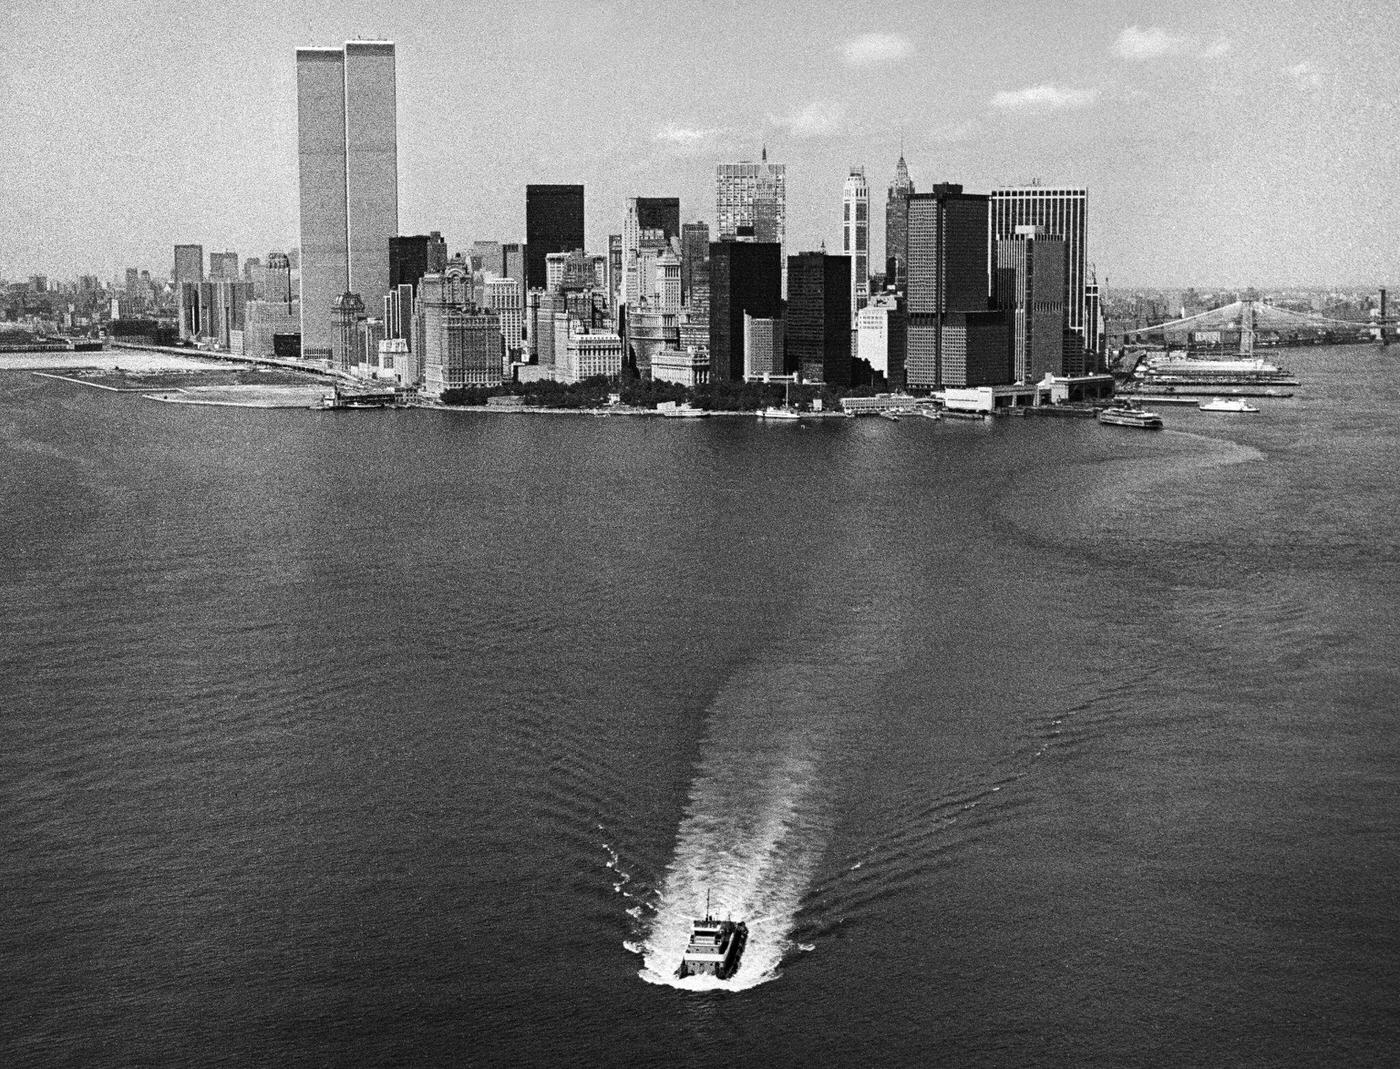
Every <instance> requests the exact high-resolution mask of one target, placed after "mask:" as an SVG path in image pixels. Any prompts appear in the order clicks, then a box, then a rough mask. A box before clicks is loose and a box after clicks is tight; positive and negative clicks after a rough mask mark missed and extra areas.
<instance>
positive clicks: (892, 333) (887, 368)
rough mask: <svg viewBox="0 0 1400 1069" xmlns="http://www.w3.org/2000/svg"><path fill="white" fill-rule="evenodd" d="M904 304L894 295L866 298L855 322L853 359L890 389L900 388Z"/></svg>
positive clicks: (901, 381)
mask: <svg viewBox="0 0 1400 1069" xmlns="http://www.w3.org/2000/svg"><path fill="white" fill-rule="evenodd" d="M904 320H905V317H904V301H903V298H901V297H899V296H898V295H897V294H895V293H881V294H877V295H876V296H874V297H872V298H870V303H869V304H867V305H866V306H865V307H864V308H862V309H861V310H860V315H859V316H858V317H857V322H856V339H857V341H856V358H857V359H858V360H864V361H865V362H866V363H867V364H869V365H870V370H871V371H872V372H873V373H874V374H876V375H882V376H884V378H885V381H886V382H888V383H889V386H890V389H892V390H901V389H903V388H904V385H905V383H904V345H905V322H904Z"/></svg>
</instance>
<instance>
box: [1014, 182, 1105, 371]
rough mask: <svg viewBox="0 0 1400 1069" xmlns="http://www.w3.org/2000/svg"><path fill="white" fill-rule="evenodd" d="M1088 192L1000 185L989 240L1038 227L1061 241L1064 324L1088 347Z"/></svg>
mask: <svg viewBox="0 0 1400 1069" xmlns="http://www.w3.org/2000/svg"><path fill="white" fill-rule="evenodd" d="M1088 209H1089V191H1088V190H1087V189H1083V188H1067V187H1060V188H1054V189H1051V188H1042V187H1041V186H1004V187H1002V188H1000V189H994V190H992V201H991V211H992V221H991V226H992V240H993V241H1002V240H1005V239H1007V238H1014V237H1015V236H1016V228H1017V227H1018V226H1038V227H1041V228H1042V229H1043V230H1044V231H1045V234H1046V236H1047V237H1055V238H1062V239H1063V240H1064V243H1065V255H1066V270H1065V296H1064V303H1065V323H1066V326H1067V328H1068V329H1069V330H1072V331H1074V332H1075V333H1076V334H1078V335H1079V337H1080V339H1081V340H1082V343H1083V345H1084V347H1085V348H1087V349H1090V350H1092V349H1093V347H1094V345H1095V343H1096V341H1097V338H1096V337H1095V336H1094V329H1093V328H1094V325H1093V324H1090V322H1089V310H1088V297H1087V292H1086V291H1087V283H1088V280H1089V276H1088V270H1087V243H1086V235H1087V229H1086V226H1087V224H1086V216H1087V214H1088Z"/></svg>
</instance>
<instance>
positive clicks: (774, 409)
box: [758, 405, 802, 419]
mask: <svg viewBox="0 0 1400 1069" xmlns="http://www.w3.org/2000/svg"><path fill="white" fill-rule="evenodd" d="M758 418H759V419H801V418H802V413H801V412H799V411H797V409H795V408H788V407H787V406H783V407H782V408H779V407H778V406H777V405H769V406H768V407H767V408H763V409H759V412H758Z"/></svg>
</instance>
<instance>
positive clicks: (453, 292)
mask: <svg viewBox="0 0 1400 1069" xmlns="http://www.w3.org/2000/svg"><path fill="white" fill-rule="evenodd" d="M418 293H419V296H418V305H419V317H420V319H419V324H418V327H417V328H416V330H417V331H418V333H417V336H416V337H415V342H416V344H415V345H414V346H413V347H412V348H413V358H414V361H415V367H416V368H421V373H422V378H423V389H424V392H425V393H427V394H429V395H430V396H434V397H441V396H442V393H443V391H444V390H452V389H459V388H461V387H464V386H494V385H496V384H498V383H500V382H501V380H502V378H503V371H504V367H503V365H504V358H505V338H504V336H503V335H502V332H501V319H500V316H499V315H497V314H496V313H494V312H489V313H480V312H477V311H476V309H475V308H474V307H473V305H472V276H471V271H470V270H469V269H468V265H467V263H466V261H465V260H463V259H462V258H461V257H460V256H454V257H453V258H452V259H451V260H449V261H448V263H447V266H446V267H445V268H444V269H443V271H442V272H441V273H436V272H434V273H430V274H427V275H425V276H423V280H422V281H421V282H420V283H419V290H418Z"/></svg>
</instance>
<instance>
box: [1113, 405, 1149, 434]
mask: <svg viewBox="0 0 1400 1069" xmlns="http://www.w3.org/2000/svg"><path fill="white" fill-rule="evenodd" d="M1099 422H1100V423H1109V424H1112V425H1114V426H1116V427H1141V428H1142V429H1143V430H1149V431H1156V430H1161V429H1162V417H1161V416H1159V415H1157V413H1156V412H1149V411H1147V409H1145V408H1134V407H1132V406H1129V405H1121V406H1118V407H1116V408H1105V409H1103V410H1102V411H1101V412H1099Z"/></svg>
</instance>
